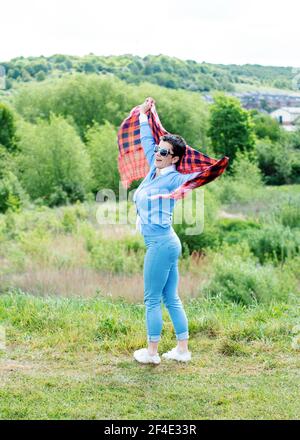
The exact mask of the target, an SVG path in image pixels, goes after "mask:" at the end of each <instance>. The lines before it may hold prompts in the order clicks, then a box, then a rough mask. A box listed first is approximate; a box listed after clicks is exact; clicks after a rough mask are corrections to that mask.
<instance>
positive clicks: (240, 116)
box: [208, 93, 255, 166]
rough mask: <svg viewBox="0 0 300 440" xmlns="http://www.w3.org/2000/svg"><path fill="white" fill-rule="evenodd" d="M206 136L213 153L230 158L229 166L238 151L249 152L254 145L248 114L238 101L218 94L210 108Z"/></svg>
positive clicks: (252, 127)
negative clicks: (208, 138)
mask: <svg viewBox="0 0 300 440" xmlns="http://www.w3.org/2000/svg"><path fill="white" fill-rule="evenodd" d="M208 135H209V136H210V138H211V140H212V144H213V147H214V151H215V152H216V153H218V154H221V155H225V156H228V157H229V158H230V163H229V166H231V165H232V163H233V160H234V158H235V156H236V154H237V152H238V151H241V152H251V151H253V149H254V145H255V136H254V126H253V122H252V121H251V117H250V114H249V112H248V111H247V110H245V109H243V108H242V107H241V104H240V102H239V100H238V99H236V98H233V97H231V96H226V95H224V94H221V93H218V94H215V95H214V104H212V105H211V108H210V119H209V129H208Z"/></svg>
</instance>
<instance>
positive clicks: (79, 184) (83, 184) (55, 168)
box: [18, 115, 91, 206]
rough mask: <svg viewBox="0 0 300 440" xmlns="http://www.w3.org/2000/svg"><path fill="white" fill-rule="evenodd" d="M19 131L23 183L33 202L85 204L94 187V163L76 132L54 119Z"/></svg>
mask: <svg viewBox="0 0 300 440" xmlns="http://www.w3.org/2000/svg"><path fill="white" fill-rule="evenodd" d="M19 129H20V147H21V153H20V156H19V157H18V163H19V167H20V170H21V172H20V179H21V182H22V184H23V185H24V187H25V189H26V190H27V192H28V193H29V195H30V196H31V198H32V199H33V200H35V199H38V198H39V199H42V200H43V201H44V203H45V204H47V205H49V206H54V205H60V204H65V203H67V202H75V201H76V200H80V201H82V200H83V199H84V198H85V197H86V196H87V194H88V192H89V191H90V186H91V170H90V159H89V156H88V153H87V151H86V149H85V146H84V144H83V142H82V141H81V140H80V138H79V136H78V135H77V133H76V131H75V129H74V128H73V127H72V126H71V125H69V124H68V123H67V122H66V121H65V120H64V119H63V118H62V117H60V116H54V115H52V116H51V118H50V122H49V123H48V122H45V121H39V122H38V123H37V124H36V125H32V124H28V123H23V124H21V126H20V127H19Z"/></svg>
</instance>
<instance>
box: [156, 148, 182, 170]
mask: <svg viewBox="0 0 300 440" xmlns="http://www.w3.org/2000/svg"><path fill="white" fill-rule="evenodd" d="M159 147H161V148H166V149H167V150H169V151H170V153H173V146H172V144H169V142H166V141H160V142H159ZM178 159H179V157H178V156H172V155H171V154H168V155H167V156H161V155H160V153H159V151H158V152H157V153H155V166H156V168H159V169H162V168H165V167H168V166H169V165H172V164H175V163H176V162H177V161H178Z"/></svg>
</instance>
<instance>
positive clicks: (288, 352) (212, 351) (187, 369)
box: [0, 291, 300, 420]
mask: <svg viewBox="0 0 300 440" xmlns="http://www.w3.org/2000/svg"><path fill="white" fill-rule="evenodd" d="M185 309H186V313H187V316H188V319H189V329H190V341H189V342H190V349H191V351H192V353H193V359H192V361H191V362H190V363H188V364H177V363H176V362H172V361H164V360H163V361H162V363H161V364H160V365H158V366H151V365H141V364H138V363H137V362H136V361H134V359H133V357H132V353H133V351H134V350H135V349H138V348H140V347H143V346H145V344H146V338H145V328H144V306H143V304H129V303H127V302H126V301H125V300H118V301H112V300H110V299H109V298H105V297H100V296H98V297H95V298H90V299H84V298H77V299H75V298H74V299H66V298H54V297H53V298H50V297H49V298H38V297H33V296H30V295H25V294H23V293H21V292H18V291H14V292H11V293H10V294H4V295H0V323H1V324H2V326H3V327H4V328H5V330H6V339H7V340H6V350H2V351H0V378H1V380H0V418H1V419H149V420H150V419H151V420H153V419H172V420H176V419H299V414H300V401H299V398H298V397H299V392H300V382H299V367H300V357H299V351H297V350H295V349H293V348H292V345H291V343H292V339H293V335H294V334H293V329H294V328H295V325H297V324H299V304H298V302H297V301H296V299H294V300H291V303H290V304H281V303H272V304H269V305H256V306H251V307H245V306H241V305H238V304H232V303H228V304H224V303H223V302H221V301H220V300H219V299H218V298H215V299H211V300H203V299H202V300H200V299H191V300H190V301H188V302H186V303H185ZM163 313H164V314H163V316H164V330H163V335H162V341H161V343H160V348H159V351H160V353H161V352H163V351H165V350H167V349H169V348H171V347H172V346H173V345H174V342H175V338H174V333H173V328H172V324H171V322H170V319H169V317H168V314H167V311H166V310H165V309H163Z"/></svg>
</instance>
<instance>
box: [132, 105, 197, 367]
mask: <svg viewBox="0 0 300 440" xmlns="http://www.w3.org/2000/svg"><path fill="white" fill-rule="evenodd" d="M152 105H154V100H153V99H152V98H147V99H146V101H145V102H144V103H143V104H142V105H141V106H140V117H139V121H140V137H141V143H142V146H143V149H144V153H145V156H146V158H147V161H148V164H149V166H150V170H149V172H148V174H147V176H146V177H145V179H144V180H143V181H142V183H141V184H140V186H139V187H138V188H137V190H136V192H135V194H134V197H133V200H134V202H135V204H136V209H137V228H138V229H139V231H140V232H141V233H142V235H143V237H144V241H145V244H146V247H147V251H146V255H145V260H144V303H145V306H146V327H147V340H148V347H147V348H142V349H140V350H136V351H135V352H134V358H135V359H136V360H137V361H138V362H141V363H153V364H159V363H160V356H159V354H158V343H159V340H160V337H161V330H162V325H163V321H162V310H161V300H162V301H163V303H164V304H165V306H166V308H167V310H168V312H169V314H170V317H171V320H172V322H173V325H174V329H175V334H176V339H177V346H176V347H174V348H173V349H172V350H170V351H168V352H167V353H164V354H163V355H162V357H163V358H165V359H174V360H177V361H182V362H187V361H189V360H191V352H190V351H189V350H188V338H189V333H188V321H187V317H186V314H185V311H184V309H183V306H182V302H181V300H180V298H179V296H178V281H179V273H178V258H179V256H180V255H181V252H182V247H181V243H180V240H179V238H178V236H177V235H176V233H175V231H174V229H173V227H172V213H173V209H174V205H175V201H174V199H162V198H159V199H155V198H154V199H151V196H155V195H156V194H161V193H163V192H172V191H174V190H175V189H176V188H178V187H179V186H181V185H182V184H183V183H185V182H187V181H188V180H191V179H192V178H194V177H195V176H196V175H199V172H195V173H191V174H182V173H179V172H178V171H177V169H176V168H177V166H178V164H179V162H180V160H181V158H182V157H183V155H184V153H185V148H186V142H185V141H184V139H183V138H182V137H180V136H178V135H169V134H167V135H164V136H162V137H161V138H160V142H159V145H158V146H157V145H155V141H154V138H153V136H152V132H151V128H150V126H149V123H148V117H147V114H146V113H147V112H148V111H149V110H150V109H151V107H152Z"/></svg>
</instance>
